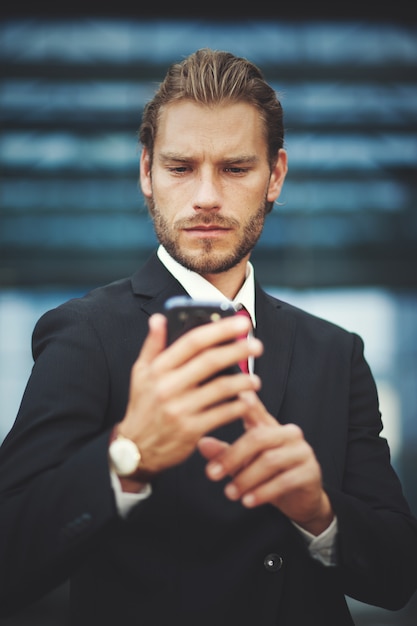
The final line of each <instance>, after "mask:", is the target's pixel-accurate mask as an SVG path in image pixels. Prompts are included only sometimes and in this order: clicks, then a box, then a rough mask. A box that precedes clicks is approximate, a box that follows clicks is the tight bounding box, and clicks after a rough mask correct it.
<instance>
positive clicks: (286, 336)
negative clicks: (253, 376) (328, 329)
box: [255, 285, 296, 417]
mask: <svg viewBox="0 0 417 626" xmlns="http://www.w3.org/2000/svg"><path fill="white" fill-rule="evenodd" d="M295 325H296V323H295V319H294V316H292V315H291V314H290V313H289V311H288V310H286V309H284V308H282V305H281V303H280V302H279V300H276V299H275V298H272V297H271V296H269V295H268V294H266V293H265V292H264V291H263V290H262V289H261V288H260V287H259V285H256V336H257V337H258V338H259V339H260V340H261V341H262V342H263V344H264V353H263V354H262V356H261V357H259V358H258V359H257V360H256V362H255V371H256V373H257V374H258V376H259V377H260V378H261V380H262V387H261V390H260V391H259V397H260V399H261V400H262V402H263V403H264V405H265V406H266V408H267V410H268V411H269V413H271V415H274V416H275V417H278V413H279V410H280V407H281V404H282V400H283V398H284V393H285V387H286V383H287V378H288V372H289V367H290V361H291V355H292V349H293V344H294V336H295Z"/></svg>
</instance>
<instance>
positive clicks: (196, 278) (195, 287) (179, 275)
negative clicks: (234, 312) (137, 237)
mask: <svg viewBox="0 0 417 626" xmlns="http://www.w3.org/2000/svg"><path fill="white" fill-rule="evenodd" d="M157 255H158V257H159V260H160V261H161V262H162V263H163V264H164V265H165V267H166V268H167V270H168V271H169V272H171V274H172V275H173V276H174V278H176V279H177V280H178V282H180V283H181V285H182V286H183V287H184V289H185V291H186V292H187V293H188V295H189V296H191V298H193V299H194V300H216V301H218V302H223V301H227V302H232V304H233V305H234V306H237V305H238V304H241V305H243V306H244V307H245V309H246V310H247V311H248V313H249V315H250V316H251V320H252V325H253V327H254V328H255V326H256V318H255V275H254V270H253V266H252V264H251V263H250V262H248V264H247V267H246V278H245V282H244V283H243V285H242V287H241V288H240V290H239V292H238V293H237V294H236V297H235V298H234V299H233V300H229V298H226V296H225V295H224V294H222V292H221V291H219V290H218V289H217V288H216V287H214V285H212V284H211V283H210V282H209V281H208V280H206V279H205V278H203V277H202V276H200V274H197V272H193V271H191V270H188V269H187V268H185V267H184V266H183V265H181V264H180V263H178V261H176V260H175V259H173V258H172V256H171V255H170V254H169V253H168V252H167V251H166V249H165V248H164V247H163V246H162V245H160V246H159V247H158V250H157Z"/></svg>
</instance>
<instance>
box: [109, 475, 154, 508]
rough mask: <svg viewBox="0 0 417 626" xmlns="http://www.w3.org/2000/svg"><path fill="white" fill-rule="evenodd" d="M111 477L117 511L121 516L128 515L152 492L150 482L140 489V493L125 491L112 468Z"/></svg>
mask: <svg viewBox="0 0 417 626" xmlns="http://www.w3.org/2000/svg"><path fill="white" fill-rule="evenodd" d="M110 479H111V485H112V487H113V491H114V497H115V499H116V507H117V511H118V513H119V515H120V516H121V517H127V515H128V513H129V512H130V511H131V510H132V509H133V507H134V506H135V505H136V504H138V502H141V501H142V500H145V499H146V498H148V497H149V496H150V495H151V493H152V487H151V485H150V484H149V483H148V484H146V485H145V486H144V487H143V488H142V489H141V490H140V491H138V493H129V492H127V491H123V489H122V485H121V484H120V480H119V477H118V475H117V474H116V472H114V471H113V470H110Z"/></svg>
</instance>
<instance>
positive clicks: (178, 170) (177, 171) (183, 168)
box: [168, 165, 189, 174]
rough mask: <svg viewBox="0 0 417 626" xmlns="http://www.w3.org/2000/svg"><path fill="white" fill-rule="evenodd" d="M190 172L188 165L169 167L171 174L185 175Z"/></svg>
mask: <svg viewBox="0 0 417 626" xmlns="http://www.w3.org/2000/svg"><path fill="white" fill-rule="evenodd" d="M188 170H189V168H188V167H187V166H186V165H176V166H175V167H174V166H172V167H168V172H171V173H172V174H184V173H185V172H187V171H188Z"/></svg>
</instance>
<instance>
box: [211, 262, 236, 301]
mask: <svg viewBox="0 0 417 626" xmlns="http://www.w3.org/2000/svg"><path fill="white" fill-rule="evenodd" d="M246 263H247V259H245V260H244V261H241V263H239V265H237V266H236V267H233V268H232V269H230V270H228V271H227V272H221V273H220V274H203V278H205V279H206V280H208V282H209V283H211V284H212V285H213V286H214V287H216V289H218V290H219V291H221V292H222V294H223V295H224V296H226V298H229V300H233V298H234V297H235V296H236V294H237V293H238V291H239V289H240V288H241V287H242V285H243V283H244V282H245V278H246Z"/></svg>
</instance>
